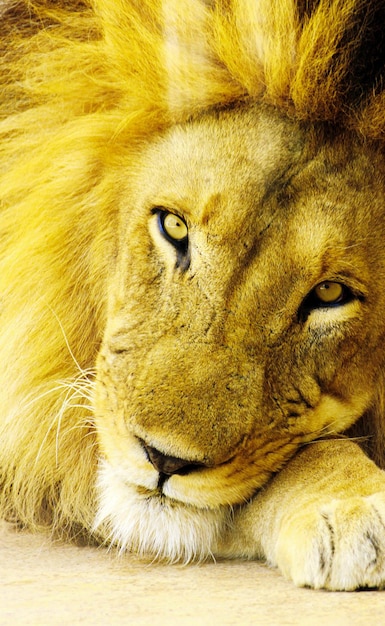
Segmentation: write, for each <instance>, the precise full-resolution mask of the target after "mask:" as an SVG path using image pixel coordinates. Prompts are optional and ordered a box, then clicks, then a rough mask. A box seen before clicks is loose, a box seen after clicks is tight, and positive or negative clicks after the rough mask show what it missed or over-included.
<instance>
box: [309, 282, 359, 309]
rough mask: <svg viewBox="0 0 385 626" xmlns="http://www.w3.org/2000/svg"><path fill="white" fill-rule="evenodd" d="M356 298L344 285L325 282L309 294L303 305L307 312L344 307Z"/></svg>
mask: <svg viewBox="0 0 385 626" xmlns="http://www.w3.org/2000/svg"><path fill="white" fill-rule="evenodd" d="M353 298H354V295H353V293H352V292H351V291H350V289H348V287H346V286H345V285H344V284H343V283H338V282H335V281H332V280H325V281H324V282H322V283H319V285H317V286H316V287H314V289H312V291H311V292H310V293H309V295H308V296H307V298H306V299H305V301H304V303H303V309H304V310H305V311H308V312H309V311H311V310H312V309H321V308H327V307H335V306H342V305H343V304H346V303H347V302H350V300H352V299H353Z"/></svg>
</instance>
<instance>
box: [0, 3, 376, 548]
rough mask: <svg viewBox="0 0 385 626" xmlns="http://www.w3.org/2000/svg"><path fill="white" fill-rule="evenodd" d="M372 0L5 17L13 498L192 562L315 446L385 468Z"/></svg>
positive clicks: (2, 105) (54, 520)
mask: <svg viewBox="0 0 385 626" xmlns="http://www.w3.org/2000/svg"><path fill="white" fill-rule="evenodd" d="M342 4H343V10H342V9H341V7H342ZM380 4H383V3H378V5H377V4H376V3H374V2H373V6H372V3H371V2H369V3H362V2H360V1H359V0H347V1H346V2H344V3H341V2H339V1H337V0H336V1H335V2H332V3H330V2H310V1H309V2H302V1H299V0H287V1H286V2H276V3H273V4H272V3H271V1H270V0H261V2H258V3H255V2H251V1H250V2H249V1H248V0H244V1H243V2H231V1H229V2H227V1H226V2H222V1H221V0H215V1H210V2H207V1H203V0H164V2H158V1H155V0H142V1H141V2H139V3H138V2H128V1H127V2H124V3H115V2H108V1H107V0H92V2H90V1H89V0H70V1H68V2H57V1H56V0H55V2H54V1H52V2H51V1H47V0H31V1H28V2H22V1H20V2H10V3H7V5H4V7H5V8H3V9H0V12H1V18H2V19H1V21H0V28H1V33H0V41H1V46H2V47H3V48H4V54H1V55H0V77H1V86H2V90H3V92H2V93H3V94H4V97H3V98H2V99H1V102H0V119H1V122H0V133H1V142H0V159H1V168H0V199H1V213H0V242H1V246H0V328H1V336H0V362H1V368H0V389H1V395H0V397H1V415H0V486H1V490H0V491H1V493H0V511H1V513H2V514H4V515H5V516H7V517H11V518H13V519H16V520H17V521H18V522H21V523H23V524H25V525H28V526H29V527H32V528H36V527H40V526H42V525H43V526H47V525H48V526H50V527H53V528H54V529H55V530H57V531H59V532H60V533H61V534H67V535H70V536H74V535H75V536H78V534H79V533H81V534H82V535H84V534H85V535H86V537H87V539H89V538H90V536H97V538H98V540H100V541H112V542H115V543H117V544H118V545H119V546H120V547H121V548H122V549H126V548H127V549H131V548H132V549H135V550H137V551H139V552H142V553H145V554H149V555H150V556H159V557H163V558H166V559H170V560H174V559H185V560H189V559H191V558H195V557H196V558H203V557H205V556H207V555H208V554H210V553H212V552H214V553H215V552H217V551H218V550H217V547H218V542H219V540H220V537H221V535H222V533H223V531H224V529H225V528H227V529H229V528H231V525H232V522H233V517H232V516H233V514H234V511H236V510H237V508H238V507H242V506H243V505H244V503H246V502H248V501H250V500H251V499H252V498H253V495H254V494H255V493H256V492H257V491H258V490H259V489H261V488H263V486H264V485H265V484H266V483H267V481H269V479H270V477H271V476H272V475H273V474H274V473H276V472H278V471H279V470H280V469H281V468H282V467H283V465H284V464H285V463H286V462H287V461H288V460H289V459H290V458H291V457H292V456H293V455H295V453H296V452H297V451H298V449H299V448H300V447H301V446H303V445H304V444H307V443H308V442H310V441H312V440H314V439H318V438H322V437H328V436H335V435H336V434H340V433H346V431H348V429H350V428H351V427H352V425H353V424H357V429H356V432H355V434H356V435H370V437H371V439H369V440H368V441H369V445H368V449H369V452H370V453H371V454H372V456H373V457H374V458H375V459H376V460H377V462H378V463H379V464H381V463H382V464H384V459H383V446H382V443H383V439H384V428H383V425H382V423H381V421H380V420H379V416H380V415H381V413H382V405H383V403H384V402H383V400H384V393H383V374H382V372H383V366H384V363H383V361H384V358H385V355H384V350H383V340H384V333H385V322H384V321H383V319H384V318H383V310H384V307H385V290H384V285H385V259H384V253H383V242H384V238H385V225H384V220H383V210H384V207H383V201H384V197H385V189H384V180H385V171H384V169H385V165H384V158H383V153H382V152H383V137H382V135H383V130H384V128H385V123H384V116H383V110H384V107H383V100H384V92H382V91H381V89H380V87H381V84H382V82H381V80H380V79H381V76H382V75H381V71H382V69H381V68H382V58H383V57H382V56H381V49H380V48H381V46H380V45H379V44H378V34H379V32H380V33H382V28H383V27H382V24H383V12H384V10H383V7H382V6H380ZM372 48H373V50H374V52H375V54H374V53H373V55H370V54H368V50H369V49H372ZM2 52H3V50H2ZM349 432H350V434H351V431H349ZM380 444H381V445H380ZM219 552H220V551H219Z"/></svg>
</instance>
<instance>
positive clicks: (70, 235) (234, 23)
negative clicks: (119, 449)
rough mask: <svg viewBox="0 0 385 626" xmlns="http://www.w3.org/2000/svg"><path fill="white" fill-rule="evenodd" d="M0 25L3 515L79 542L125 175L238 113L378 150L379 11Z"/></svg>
mask: <svg viewBox="0 0 385 626" xmlns="http://www.w3.org/2000/svg"><path fill="white" fill-rule="evenodd" d="M0 13H2V15H1V25H0V48H1V58H0V81H1V82H0V85H1V93H2V97H1V100H0V120H1V121H0V135H1V140H0V163H1V166H0V202H1V216H0V241H1V248H0V264H1V271H0V294H1V298H0V313H1V316H0V322H1V328H2V333H1V337H0V361H1V364H2V365H1V373H0V384H1V389H2V390H3V392H2V396H1V399H2V402H1V411H2V417H1V422H0V472H1V474H0V483H1V485H2V495H1V496H0V510H2V512H3V513H4V514H5V515H7V516H8V517H9V516H13V515H14V516H15V517H17V519H18V520H20V521H21V522H22V523H26V524H28V525H29V526H32V527H33V526H35V527H37V526H39V525H45V524H50V525H52V526H53V527H54V528H56V527H59V526H60V528H61V529H64V530H65V529H67V530H68V532H69V533H71V534H73V533H74V532H76V530H77V529H80V528H84V527H85V528H90V527H91V526H92V520H93V518H94V508H95V504H94V500H95V498H94V495H93V493H92V492H91V491H90V484H92V482H93V481H92V479H91V477H92V474H93V472H94V468H95V464H96V462H97V459H96V456H97V446H96V441H95V434H94V430H93V424H92V411H91V407H90V402H91V397H92V386H93V376H92V374H93V368H94V363H95V358H96V354H97V351H98V347H99V343H100V341H101V334H102V332H103V328H104V324H105V317H106V311H105V308H106V289H105V279H106V272H107V269H108V266H109V261H110V259H111V258H113V256H114V253H115V238H114V232H115V230H116V226H115V225H116V220H117V215H116V209H115V207H116V206H117V205H118V202H117V199H118V198H119V180H120V177H121V176H122V173H121V171H120V169H119V164H120V163H122V161H123V162H126V163H127V164H129V163H130V161H131V160H132V159H133V158H135V154H136V151H137V148H138V146H140V144H141V142H142V141H143V140H144V139H146V138H147V137H150V136H152V135H153V134H155V133H159V132H161V131H163V130H164V129H165V128H167V127H168V126H170V125H172V124H175V123H179V122H183V121H185V120H186V119H189V118H191V117H194V116H197V115H199V114H200V113H201V112H202V111H205V110H207V109H210V108H213V107H227V106H228V107H230V106H232V105H234V104H236V103H238V102H244V101H247V100H257V101H261V102H266V103H269V104H272V105H274V106H276V107H278V108H279V109H281V110H282V111H284V112H286V113H287V114H288V115H289V116H292V117H295V118H297V119H299V120H311V121H316V122H322V121H324V122H330V123H333V122H336V123H338V124H339V125H346V126H347V127H350V128H353V129H355V130H356V131H357V132H359V133H361V134H363V135H364V136H367V137H369V138H373V139H376V140H382V139H383V137H384V133H385V113H384V111H385V106H384V104H385V96H384V93H383V91H382V90H381V87H382V79H383V74H382V72H383V68H382V53H383V50H382V48H381V38H382V31H383V24H384V23H385V5H384V3H383V2H380V1H371V2H368V1H363V0H334V1H333V2H331V1H330V0H298V1H293V0H284V1H282V0H273V1H272V0H259V1H255V2H250V1H247V0H217V1H216V2H214V1H209V0H207V1H206V2H205V1H203V0H202V1H200V0H131V1H128V0H94V1H93V2H86V1H81V0H68V1H64V0H62V1H61V2H60V1H59V2H58V1H55V0H36V1H31V2H29V1H27V0H25V1H21V2H12V1H9V0H8V2H6V3H5V5H4V4H3V8H0ZM378 42H380V43H378ZM380 48H381V49H380ZM53 171H54V172H55V175H54V176H53ZM47 233H49V239H47ZM79 320H81V322H80V323H79ZM59 438H60V446H59V445H58V439H59ZM35 442H38V443H35ZM16 444H17V445H16Z"/></svg>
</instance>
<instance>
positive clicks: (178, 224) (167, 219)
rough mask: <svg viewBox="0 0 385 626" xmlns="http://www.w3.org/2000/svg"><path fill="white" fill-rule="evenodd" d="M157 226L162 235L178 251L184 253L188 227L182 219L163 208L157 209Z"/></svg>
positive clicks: (186, 245) (186, 244)
mask: <svg viewBox="0 0 385 626" xmlns="http://www.w3.org/2000/svg"><path fill="white" fill-rule="evenodd" d="M157 214H158V226H159V230H160V232H161V233H162V235H163V237H164V238H165V239H167V241H169V242H170V243H171V244H172V245H173V246H174V247H175V248H176V249H177V251H178V252H180V253H182V254H185V253H186V252H187V248H188V229H187V225H186V223H185V222H184V220H183V219H182V218H181V217H179V215H175V213H171V212H169V211H165V210H158V211H157Z"/></svg>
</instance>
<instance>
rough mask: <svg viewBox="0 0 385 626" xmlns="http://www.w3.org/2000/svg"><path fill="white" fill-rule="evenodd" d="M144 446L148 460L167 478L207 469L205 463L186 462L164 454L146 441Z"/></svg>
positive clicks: (143, 443)
mask: <svg viewBox="0 0 385 626" xmlns="http://www.w3.org/2000/svg"><path fill="white" fill-rule="evenodd" d="M142 446H143V448H144V450H145V451H146V454H147V456H148V460H149V461H150V462H151V463H152V464H153V466H154V467H155V469H156V470H157V471H158V472H159V473H160V474H165V475H166V476H171V475H172V474H182V475H186V474H189V473H190V472H193V471H194V470H196V469H198V468H199V467H205V465H204V464H203V463H194V462H191V461H186V460H185V459H179V458H177V457H175V456H168V455H166V454H162V452H159V450H157V449H156V448H153V447H152V446H149V445H147V444H146V443H145V442H144V441H142Z"/></svg>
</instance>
